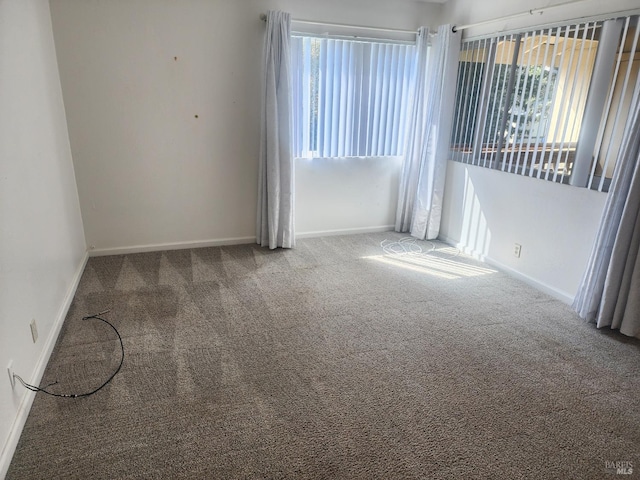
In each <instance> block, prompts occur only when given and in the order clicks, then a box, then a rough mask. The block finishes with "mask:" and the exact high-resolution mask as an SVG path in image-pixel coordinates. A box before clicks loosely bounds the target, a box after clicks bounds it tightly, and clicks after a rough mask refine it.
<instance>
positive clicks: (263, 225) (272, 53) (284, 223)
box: [256, 11, 295, 249]
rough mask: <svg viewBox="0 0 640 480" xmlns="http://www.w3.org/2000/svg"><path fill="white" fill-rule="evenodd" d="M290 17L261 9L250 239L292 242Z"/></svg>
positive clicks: (286, 244)
mask: <svg viewBox="0 0 640 480" xmlns="http://www.w3.org/2000/svg"><path fill="white" fill-rule="evenodd" d="M291 78H292V75H291V15H290V14H288V13H285V12H280V11H269V12H268V13H267V31H266V36H265V44H264V51H263V77H262V80H263V81H262V111H261V130H260V166H259V184H258V217H257V225H256V242H257V243H259V244H260V245H262V246H263V247H265V246H268V247H269V248H271V249H274V248H277V247H283V248H292V247H293V246H294V245H295V233H294V224H293V218H294V215H293V207H294V204H293V200H294V199H293V195H294V183H293V181H294V178H293V155H292V142H291V139H292V92H291Z"/></svg>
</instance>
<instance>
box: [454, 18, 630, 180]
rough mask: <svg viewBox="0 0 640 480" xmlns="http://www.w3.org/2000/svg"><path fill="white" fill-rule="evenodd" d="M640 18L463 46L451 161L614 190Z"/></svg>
mask: <svg viewBox="0 0 640 480" xmlns="http://www.w3.org/2000/svg"><path fill="white" fill-rule="evenodd" d="M639 37H640V28H638V16H637V15H635V16H628V17H624V18H620V19H616V20H606V21H604V22H587V23H582V24H578V25H567V26H559V27H553V28H542V29H539V30H535V31H530V32H523V33H517V34H509V35H500V36H496V37H493V38H486V39H481V40H470V41H466V42H464V43H463V45H462V49H461V54H460V62H459V68H458V79H457V82H458V85H457V93H456V107H455V117H454V124H453V129H452V135H451V158H452V159H453V160H456V161H459V162H463V163H470V164H473V165H479V166H484V167H488V168H495V169H500V170H502V171H506V172H513V173H518V174H522V175H527V176H532V177H536V178H543V179H546V180H552V181H555V182H562V183H571V184H572V185H577V186H582V187H587V188H592V189H595V190H598V191H606V190H607V189H608V186H609V183H610V179H611V178H612V176H613V170H614V168H615V164H616V160H617V156H618V151H619V147H620V139H621V138H622V136H623V133H624V131H625V129H627V128H629V126H628V118H629V117H630V114H631V113H632V112H630V111H629V108H630V105H631V103H632V102H631V99H632V97H633V96H634V95H638V94H640V93H639V89H640V76H639V75H638V71H639V70H640V48H639V46H640V40H639Z"/></svg>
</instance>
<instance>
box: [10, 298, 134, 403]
mask: <svg viewBox="0 0 640 480" xmlns="http://www.w3.org/2000/svg"><path fill="white" fill-rule="evenodd" d="M108 312H109V310H105V311H104V312H100V313H96V314H95V315H89V316H88V317H82V320H89V319H91V318H95V319H96V320H100V321H102V322H104V323H106V324H107V325H109V326H110V327H111V328H113V331H114V332H116V335H117V336H118V340H120V349H121V350H122V357H121V358H120V364H119V365H118V368H117V369H116V371H115V372H113V373H112V374H111V376H110V377H109V378H108V379H107V380H106V381H105V382H104V383H103V384H102V385H100V386H99V387H97V388H95V389H94V390H91V391H90V392H87V393H70V394H66V393H54V392H50V391H48V390H47V388H49V387H50V386H51V385H55V384H56V383H58V382H57V381H55V382H53V383H50V384H49V385H47V386H46V387H44V388H40V387H36V386H35V385H29V384H28V383H26V382H25V381H24V380H23V379H22V377H20V375H17V374H15V373H14V374H13V377H14V378H17V379H18V381H19V382H20V383H21V384H22V385H23V386H24V387H25V388H26V389H28V390H31V391H32V392H42V393H46V394H47V395H51V396H52V397H61V398H81V397H88V396H90V395H93V394H94V393H97V392H99V391H100V390H102V388H104V387H105V386H106V385H107V384H108V383H109V382H110V381H111V380H113V377H115V376H116V375H117V374H118V372H119V371H120V369H121V368H122V364H123V363H124V344H123V343H122V337H121V336H120V333H119V332H118V330H117V329H116V327H114V326H113V325H112V324H111V323H109V322H108V321H106V320H105V319H104V318H102V317H101V315H104V314H105V313H108Z"/></svg>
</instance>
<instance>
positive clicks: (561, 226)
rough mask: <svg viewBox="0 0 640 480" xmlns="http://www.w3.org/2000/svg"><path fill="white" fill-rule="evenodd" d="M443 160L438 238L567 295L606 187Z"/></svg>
mask: <svg viewBox="0 0 640 480" xmlns="http://www.w3.org/2000/svg"><path fill="white" fill-rule="evenodd" d="M447 167H448V168H447V183H446V190H445V192H446V194H445V201H444V205H443V214H442V217H443V222H442V227H441V231H440V235H441V238H443V239H446V240H447V241H449V242H451V243H453V244H456V245H459V246H460V247H461V248H463V249H465V250H466V251H468V252H470V253H473V254H475V255H477V256H479V257H481V258H483V259H485V260H487V261H489V262H491V263H493V264H495V265H497V266H499V267H501V268H502V269H504V270H507V271H510V272H511V273H513V274H515V275H516V276H518V277H521V278H522V279H523V280H525V281H528V282H530V283H533V284H535V285H537V286H538V287H539V288H541V289H542V290H544V291H546V292H547V293H549V294H551V295H553V296H555V297H557V298H559V299H561V300H563V301H565V302H567V303H569V302H571V301H572V300H573V297H574V296H575V293H576V290H577V288H578V284H579V282H580V279H581V277H582V274H583V273H584V268H585V266H586V263H587V260H588V258H589V253H590V252H591V246H592V244H593V241H594V240H595V236H596V232H597V230H598V225H599V223H600V217H601V215H602V210H603V207H604V202H605V200H606V195H605V194H603V193H599V192H595V191H591V190H587V189H586V188H577V187H570V186H568V185H560V184H557V183H553V182H546V181H543V180H538V179H535V178H530V177H523V176H521V175H514V174H511V173H504V172H500V171H495V170H490V169H488V168H483V167H475V166H472V165H465V164H462V163H459V162H452V161H450V162H449V163H448V165H447ZM516 243H518V244H520V245H522V251H521V255H520V258H517V257H516V256H515V255H514V254H513V252H514V244H516Z"/></svg>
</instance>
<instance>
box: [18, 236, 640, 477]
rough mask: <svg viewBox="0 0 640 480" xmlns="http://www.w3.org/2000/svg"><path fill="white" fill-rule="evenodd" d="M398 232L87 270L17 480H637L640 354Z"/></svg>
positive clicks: (126, 261)
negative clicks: (389, 247) (408, 247)
mask: <svg viewBox="0 0 640 480" xmlns="http://www.w3.org/2000/svg"><path fill="white" fill-rule="evenodd" d="M400 238H401V236H399V235H398V234H394V233H383V234H372V235H353V236H343V237H327V238H318V239H306V240H301V241H299V244H298V247H297V248H296V249H294V250H287V251H282V250H277V251H269V250H267V249H263V248H259V247H257V246H254V245H245V246H234V247H217V248H203V249H193V250H179V251H167V252H157V253H144V254H135V255H122V256H111V257H98V258H91V259H90V260H89V262H88V264H87V267H86V270H85V272H84V275H83V277H82V280H81V283H80V286H79V288H78V291H77V293H76V296H75V299H74V301H73V304H72V306H71V309H70V311H69V314H68V316H67V318H66V321H65V323H64V326H63V329H62V332H61V334H60V337H59V339H58V343H57V345H56V347H55V350H54V352H53V355H52V357H51V360H50V362H49V365H48V367H47V370H46V372H45V375H44V378H43V380H42V385H46V384H48V383H49V382H52V381H54V380H58V381H59V384H57V385H55V386H53V387H51V389H52V390H55V391H58V392H70V393H79V392H82V391H84V390H89V389H91V388H93V387H95V386H97V385H99V384H100V383H101V382H102V381H103V380H104V379H105V378H107V377H108V376H109V374H110V373H111V372H112V371H113V369H114V368H115V367H116V366H117V363H118V361H119V355H120V347H119V343H118V342H117V339H116V338H115V335H114V333H113V331H111V330H110V329H109V327H108V326H106V325H104V324H102V323H101V322H98V321H95V320H89V321H84V322H83V321H82V320H81V317H82V316H84V315H87V314H91V313H96V312H98V311H101V310H104V309H106V308H110V309H111V312H110V313H109V314H108V315H106V316H105V317H106V318H107V319H109V320H111V321H112V322H113V323H114V325H115V326H116V327H117V328H118V330H119V331H120V332H121V334H122V336H123V339H124V346H125V349H126V356H125V361H124V365H123V368H122V370H121V372H120V373H119V374H118V375H117V376H116V377H115V378H114V380H113V381H112V382H111V383H110V384H109V385H108V386H107V387H105V388H104V389H103V390H101V391H100V392H98V393H97V394H95V395H93V396H91V397H88V398H83V399H77V400H69V399H61V398H53V397H49V396H46V395H44V394H42V393H38V394H37V396H36V399H35V401H34V404H33V408H32V410H31V412H30V415H29V418H28V421H27V423H26V426H25V428H24V431H23V433H22V436H21V439H20V442H19V445H18V447H17V450H16V453H15V455H14V458H13V461H12V464H11V466H10V469H9V473H8V478H9V479H11V480H17V479H39V478H43V479H44V478H47V479H50V478H77V479H121V478H131V479H133V478H168V479H172V478H197V479H227V478H306V479H316V478H318V479H343V478H344V479H351V478H358V479H378V478H380V479H399V478H427V479H458V478H460V479H467V478H477V479H488V478H495V479H516V478H530V479H565V478H567V479H569V478H575V479H606V478H612V479H613V478H620V477H616V474H615V471H613V470H611V467H612V464H611V463H610V462H616V461H627V462H632V465H633V468H634V475H635V476H638V475H639V474H640V368H639V367H640V342H638V341H637V340H633V339H629V338H627V337H624V336H622V335H620V334H618V333H616V332H611V331H599V330H596V329H595V328H594V327H593V326H592V325H589V324H586V323H584V322H582V321H581V320H580V319H579V318H577V316H576V315H575V314H574V313H573V312H572V311H571V310H570V308H569V307H567V306H566V305H563V304H562V303H560V302H558V301H556V300H553V299H551V298H550V297H548V296H546V295H544V294H542V293H540V292H538V291H536V290H535V289H533V288H531V287H529V286H527V285H525V284H523V283H521V282H519V281H517V280H514V279H513V278H511V277H509V276H507V275H506V274H504V273H501V272H498V271H496V270H495V269H493V268H491V267H489V266H487V265H484V264H482V263H479V262H476V261H474V260H471V259H469V258H466V257H465V256H463V255H455V251H454V250H453V249H451V248H447V246H446V245H444V244H439V243H436V244H429V243H427V242H424V243H422V246H423V249H424V251H425V253H423V254H419V255H393V254H391V255H390V254H385V253H384V252H383V250H382V248H381V246H380V243H381V241H383V240H385V239H391V240H398V239H400ZM433 248H435V250H432V249H433ZM429 250H432V251H429ZM625 478H627V477H625Z"/></svg>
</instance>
